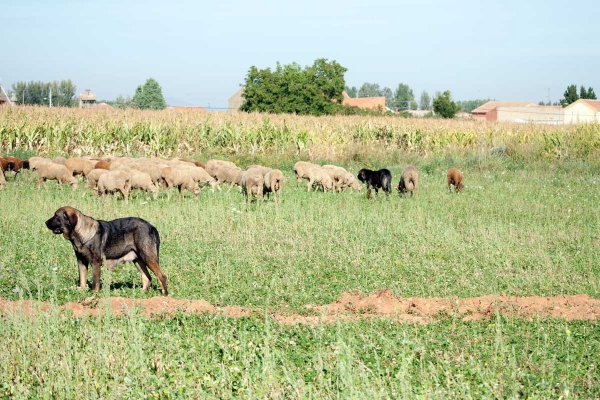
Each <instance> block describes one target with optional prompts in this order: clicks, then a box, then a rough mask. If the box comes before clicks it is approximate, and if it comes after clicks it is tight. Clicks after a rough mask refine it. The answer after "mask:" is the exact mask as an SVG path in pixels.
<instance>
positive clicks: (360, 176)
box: [356, 169, 367, 182]
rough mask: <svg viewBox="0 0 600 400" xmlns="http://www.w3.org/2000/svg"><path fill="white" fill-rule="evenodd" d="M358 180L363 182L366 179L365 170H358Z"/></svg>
mask: <svg viewBox="0 0 600 400" xmlns="http://www.w3.org/2000/svg"><path fill="white" fill-rule="evenodd" d="M356 177H357V178H358V180H359V181H361V182H364V181H366V180H367V170H365V169H361V170H360V171H358V175H356Z"/></svg>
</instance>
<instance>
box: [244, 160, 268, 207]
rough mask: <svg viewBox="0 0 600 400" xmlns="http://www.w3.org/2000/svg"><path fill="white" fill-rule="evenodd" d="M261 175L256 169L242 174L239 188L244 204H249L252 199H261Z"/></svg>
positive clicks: (262, 183)
mask: <svg viewBox="0 0 600 400" xmlns="http://www.w3.org/2000/svg"><path fill="white" fill-rule="evenodd" d="M263 185H264V182H263V174H262V173H261V172H260V169H258V168H250V169H248V170H247V171H244V173H243V174H242V180H241V186H242V193H243V195H244V197H245V198H246V202H250V201H251V200H252V198H253V197H255V196H256V197H257V198H258V199H261V200H262V198H263Z"/></svg>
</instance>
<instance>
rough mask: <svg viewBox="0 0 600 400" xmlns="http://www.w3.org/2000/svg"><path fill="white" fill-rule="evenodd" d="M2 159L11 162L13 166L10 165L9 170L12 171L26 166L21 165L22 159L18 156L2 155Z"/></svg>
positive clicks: (17, 170)
mask: <svg viewBox="0 0 600 400" xmlns="http://www.w3.org/2000/svg"><path fill="white" fill-rule="evenodd" d="M4 159H5V160H6V161H7V162H8V163H12V164H13V167H12V170H11V171H14V172H19V171H21V169H22V168H25V169H27V167H26V166H24V165H23V160H21V159H20V158H18V157H11V156H8V157H4ZM25 161H27V160H25Z"/></svg>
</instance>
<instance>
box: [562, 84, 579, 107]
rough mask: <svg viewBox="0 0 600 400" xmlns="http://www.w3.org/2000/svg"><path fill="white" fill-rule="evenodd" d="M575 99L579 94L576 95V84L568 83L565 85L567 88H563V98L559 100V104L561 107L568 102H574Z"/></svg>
mask: <svg viewBox="0 0 600 400" xmlns="http://www.w3.org/2000/svg"><path fill="white" fill-rule="evenodd" d="M577 100H579V96H578V95H577V86H576V85H569V86H568V87H567V90H565V93H564V98H563V99H561V100H560V104H561V105H562V106H563V107H566V106H568V105H569V104H571V103H574V102H576V101H577Z"/></svg>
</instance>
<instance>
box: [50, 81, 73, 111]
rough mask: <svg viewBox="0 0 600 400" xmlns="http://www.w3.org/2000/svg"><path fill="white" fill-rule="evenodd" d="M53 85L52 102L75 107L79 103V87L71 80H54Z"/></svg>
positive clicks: (57, 104)
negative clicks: (76, 93) (77, 92)
mask: <svg viewBox="0 0 600 400" xmlns="http://www.w3.org/2000/svg"><path fill="white" fill-rule="evenodd" d="M51 86H52V104H53V105H56V106H61V107H74V106H75V105H77V100H75V92H76V91H77V87H76V86H75V84H74V83H73V82H72V81H71V80H70V79H67V80H62V81H60V82H59V81H54V82H52V83H51Z"/></svg>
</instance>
